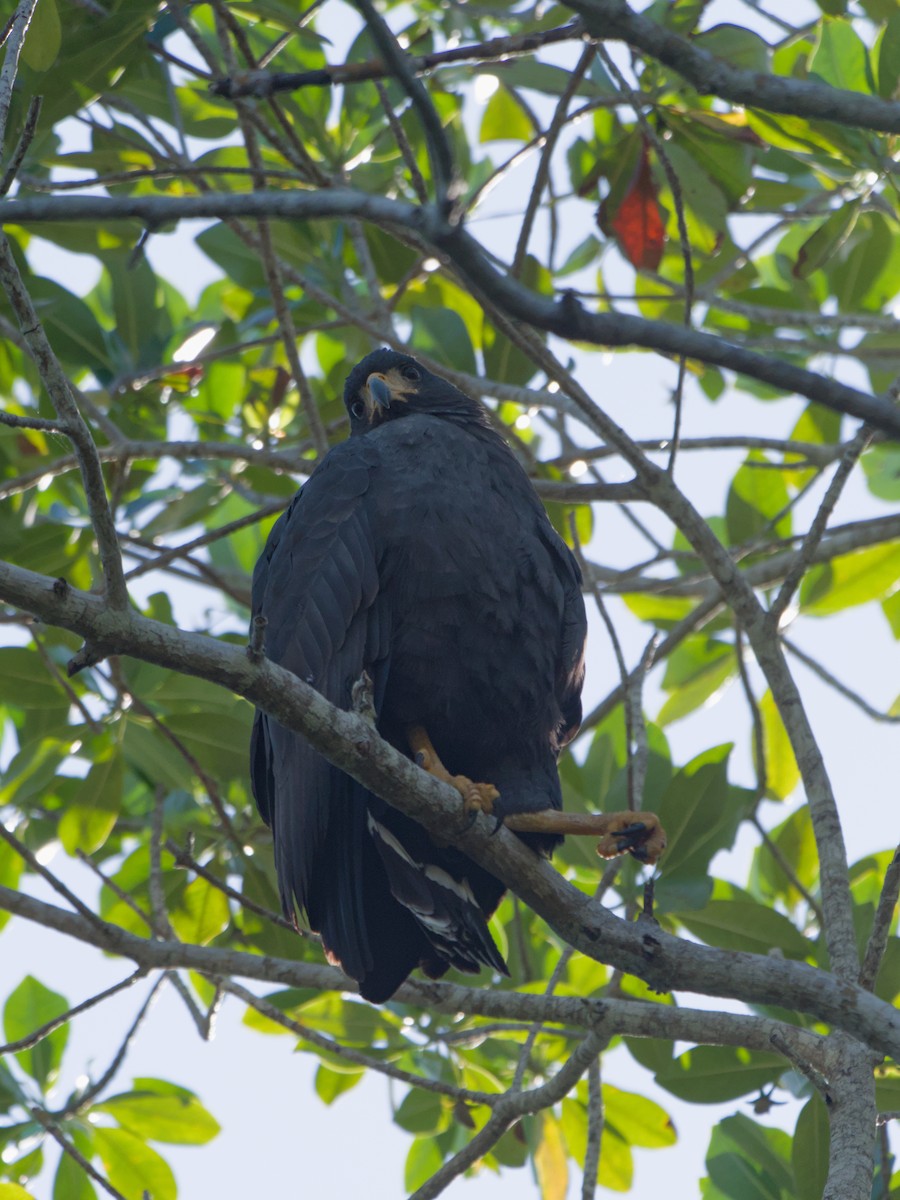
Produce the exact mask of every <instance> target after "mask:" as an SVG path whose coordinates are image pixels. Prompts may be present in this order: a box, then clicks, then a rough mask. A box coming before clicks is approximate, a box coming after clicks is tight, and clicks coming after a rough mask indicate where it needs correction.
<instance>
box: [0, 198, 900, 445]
mask: <svg viewBox="0 0 900 1200" xmlns="http://www.w3.org/2000/svg"><path fill="white" fill-rule="evenodd" d="M242 216H243V217H283V218H285V219H287V220H292V221H296V220H304V219H308V218H311V217H343V218H348V217H358V218H360V219H361V220H364V221H371V222H372V223H373V224H376V225H382V226H401V227H404V228H406V229H410V230H412V231H414V232H416V233H418V234H419V235H420V236H421V237H423V238H425V239H426V240H427V241H428V242H430V243H431V245H432V246H434V247H435V248H436V249H438V250H440V251H442V252H444V253H445V254H446V255H447V256H448V257H449V258H450V259H452V261H453V265H454V268H455V269H456V270H457V271H458V272H459V273H460V274H461V275H462V276H463V277H464V278H465V279H466V280H467V281H468V282H469V284H470V285H474V286H476V287H477V288H478V289H479V290H480V291H481V292H483V293H484V295H485V296H487V297H488V298H489V299H490V300H491V301H492V302H493V303H494V304H496V305H497V306H498V307H499V308H500V309H502V310H503V311H504V312H505V313H506V315H507V316H508V317H510V318H511V319H514V320H519V321H524V322H526V323H528V324H529V325H533V326H535V327H536V328H537V329H543V330H545V331H546V332H547V333H553V334H556V335H557V336H558V337H561V338H565V339H567V340H570V341H581V342H589V343H591V344H592V345H598V346H644V347H646V348H647V349H649V350H658V351H660V352H661V353H663V354H669V355H672V356H676V357H677V356H678V355H680V354H684V355H687V356H688V357H689V358H696V359H698V360H700V361H701V362H707V363H711V364H713V365H714V366H719V367H724V368H726V369H727V370H732V371H737V372H740V373H741V374H744V375H749V376H750V377H751V378H753V379H759V380H761V381H762V382H763V383H768V384H771V385H772V386H773V387H776V388H780V389H781V390H783V391H786V392H796V393H798V394H800V395H801V396H806V397H807V399H809V400H815V401H816V402H817V403H819V404H824V405H825V407H826V408H832V409H835V410H836V411H837V412H842V413H849V414H851V415H852V416H856V417H859V418H860V419H861V420H864V421H869V422H870V423H871V424H872V425H874V426H875V427H876V428H877V429H881V430H883V431H884V432H885V433H889V434H891V435H893V436H894V437H900V410H898V409H897V407H896V406H895V405H893V404H891V403H889V402H888V401H887V400H885V399H882V398H879V397H874V396H871V395H869V394H868V393H866V392H861V391H859V390H858V389H856V388H853V387H850V386H848V385H847V384H842V383H838V382H837V380H834V379H829V378H827V377H826V376H824V375H817V374H816V373H815V372H813V371H807V370H805V369H804V368H802V367H795V366H794V365H793V364H792V363H788V362H782V361H779V360H776V359H772V358H769V357H767V356H766V355H763V354H757V353H756V352H754V351H753V350H749V349H747V348H746V347H744V346H737V345H735V344H734V343H732V342H728V341H726V340H725V339H724V338H719V337H716V336H714V335H713V334H709V333H702V332H700V331H698V330H694V329H687V328H684V327H683V326H680V325H669V324H666V322H664V321H650V320H646V319H645V318H643V317H635V316H631V315H629V314H627V313H618V312H615V313H593V312H589V311H588V310H587V309H586V308H585V307H584V306H583V305H582V304H581V303H580V302H579V301H578V300H577V299H576V298H575V297H574V296H573V295H571V294H569V293H566V294H564V295H563V296H562V298H561V299H555V298H552V297H547V296H541V295H539V294H538V293H536V292H532V291H530V290H529V289H528V288H526V287H524V286H523V285H522V284H520V283H519V282H518V281H517V280H515V279H512V278H511V277H509V276H507V275H504V274H501V272H500V271H498V270H496V268H494V267H493V266H492V265H491V264H490V262H489V261H488V258H487V255H486V253H485V251H484V248H483V247H482V246H481V245H480V243H478V242H477V241H476V240H475V239H474V238H473V237H471V235H469V234H468V233H466V232H465V231H464V230H462V229H461V228H458V227H455V226H453V225H451V224H449V223H448V222H447V221H446V219H445V217H444V215H443V213H442V212H441V211H440V210H439V209H438V208H435V207H434V206H424V207H417V206H415V205H412V204H407V203H404V202H402V201H399V200H389V199H386V198H383V197H380V196H368V195H365V194H363V193H361V192H356V191H354V190H352V189H350V188H329V189H328V190H327V191H308V192H270V193H256V194H254V193H243V194H234V193H232V194H226V195H220V194H217V193H212V192H210V193H208V194H207V195H203V196H114V197H108V196H64V197H55V196H51V197H46V196H38V197H34V198H29V199H25V200H9V201H7V202H6V203H5V204H4V205H3V214H2V219H3V222H4V223H5V224H20V225H28V224H31V223H33V222H40V221H63V222H67V221H95V222H107V221H117V220H125V219H129V218H135V219H137V220H139V221H141V222H143V223H144V224H145V225H146V226H149V227H150V228H151V229H152V228H155V227H156V226H158V225H161V224H164V223H165V222H167V221H174V220H178V219H179V218H191V219H196V218H201V217H208V218H210V219H217V220H228V219H231V218H235V217H242Z"/></svg>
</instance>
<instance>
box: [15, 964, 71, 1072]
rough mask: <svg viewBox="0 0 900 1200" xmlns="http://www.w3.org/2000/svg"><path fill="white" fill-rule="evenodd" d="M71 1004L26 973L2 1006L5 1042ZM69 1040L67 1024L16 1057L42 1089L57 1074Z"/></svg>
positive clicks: (52, 1017) (52, 1016)
mask: <svg viewBox="0 0 900 1200" xmlns="http://www.w3.org/2000/svg"><path fill="white" fill-rule="evenodd" d="M69 1007H70V1005H69V1002H68V1000H67V999H66V998H65V996H61V995H60V994H59V992H54V991H51V990H50V988H48V987H45V986H44V984H42V983H41V982H40V981H39V980H37V979H35V978H34V976H33V975H26V976H25V978H24V979H23V980H22V982H21V983H20V984H19V986H18V987H17V988H15V989H14V990H13V991H12V992H11V993H10V994H9V996H8V997H7V1001H6V1004H5V1005H4V1008H3V1031H4V1033H5V1034H6V1040H7V1041H8V1042H17V1041H19V1040H20V1039H21V1038H24V1037H27V1036H28V1035H29V1034H31V1033H34V1032H35V1031H36V1030H38V1029H40V1028H41V1026H42V1025H46V1024H47V1023H48V1021H52V1020H54V1018H56V1017H59V1016H62V1014H63V1013H64V1012H67V1011H68V1009H69ZM68 1040H69V1026H68V1024H65V1025H61V1026H60V1027H59V1029H54V1031H53V1032H52V1033H50V1034H48V1035H47V1036H46V1037H44V1038H42V1039H41V1041H39V1042H38V1044H37V1045H36V1046H33V1047H32V1048H31V1049H30V1050H20V1051H19V1052H18V1053H17V1054H16V1059H17V1061H18V1062H19V1063H20V1064H21V1066H22V1068H23V1069H24V1070H25V1071H27V1072H28V1074H29V1075H30V1076H31V1077H32V1079H35V1080H37V1082H38V1083H39V1084H40V1085H41V1088H42V1089H45V1088H46V1086H47V1085H49V1084H51V1083H52V1082H53V1080H54V1079H55V1078H56V1075H57V1073H58V1071H59V1066H60V1063H61V1062H62V1056H63V1051H64V1050H65V1048H66V1043H67V1042H68Z"/></svg>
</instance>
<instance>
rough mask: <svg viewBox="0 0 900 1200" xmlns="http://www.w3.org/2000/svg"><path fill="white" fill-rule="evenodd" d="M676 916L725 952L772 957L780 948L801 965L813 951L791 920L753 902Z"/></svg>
mask: <svg viewBox="0 0 900 1200" xmlns="http://www.w3.org/2000/svg"><path fill="white" fill-rule="evenodd" d="M674 915H675V917H676V919H677V920H678V921H680V922H681V924H682V925H684V927H685V928H686V929H687V930H689V932H690V933H692V934H693V935H694V936H695V937H697V938H699V939H700V940H701V941H703V942H706V944H707V945H708V946H717V947H719V948H720V949H722V950H746V951H748V952H749V953H751V954H768V953H769V951H770V950H772V949H773V948H776V947H777V948H778V949H779V950H782V951H783V952H784V954H785V955H786V956H787V957H788V958H796V959H800V960H801V961H802V960H803V959H805V958H807V957H808V955H809V954H810V952H811V950H812V944H811V943H810V942H808V941H807V939H806V938H805V937H804V936H803V934H802V933H800V931H799V930H798V929H796V928H795V927H794V926H793V925H792V924H791V922H790V921H789V920H788V919H787V917H785V916H782V914H781V913H779V912H776V911H775V910H774V909H773V908H767V907H766V906H765V905H763V904H756V903H754V902H753V901H752V900H710V902H709V903H708V904H707V905H706V907H705V908H703V909H701V911H700V912H697V913H695V912H691V913H675V914H674Z"/></svg>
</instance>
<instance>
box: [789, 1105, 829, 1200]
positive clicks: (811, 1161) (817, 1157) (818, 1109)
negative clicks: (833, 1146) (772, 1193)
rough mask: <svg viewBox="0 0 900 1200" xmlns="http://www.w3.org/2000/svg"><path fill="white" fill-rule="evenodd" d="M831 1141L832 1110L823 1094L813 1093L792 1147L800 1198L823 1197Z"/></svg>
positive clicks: (795, 1191) (796, 1188) (796, 1187)
mask: <svg viewBox="0 0 900 1200" xmlns="http://www.w3.org/2000/svg"><path fill="white" fill-rule="evenodd" d="M830 1141H831V1133H830V1130H829V1126H828V1111H827V1109H826V1108H825V1105H824V1103H823V1102H822V1099H821V1098H820V1097H819V1096H815V1095H814V1096H811V1097H810V1099H809V1100H808V1101H807V1102H806V1104H805V1105H804V1106H803V1108H802V1110H801V1112H800V1116H799V1117H798V1118H797V1126H796V1128H795V1130H794V1145H793V1150H792V1151H791V1164H792V1166H793V1168H794V1189H795V1190H794V1195H795V1196H796V1197H797V1200H822V1193H823V1192H824V1190H825V1180H826V1178H827V1176H828V1150H829V1145H830Z"/></svg>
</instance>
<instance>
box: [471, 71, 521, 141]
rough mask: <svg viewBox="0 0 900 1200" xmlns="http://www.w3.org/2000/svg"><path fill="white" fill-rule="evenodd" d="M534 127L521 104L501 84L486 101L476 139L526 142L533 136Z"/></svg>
mask: <svg viewBox="0 0 900 1200" xmlns="http://www.w3.org/2000/svg"><path fill="white" fill-rule="evenodd" d="M534 134H535V129H534V126H533V125H532V123H531V121H530V120H529V119H528V116H527V114H526V112H525V110H524V109H523V108H522V105H521V104H520V103H519V102H518V100H517V99H516V98H515V96H514V95H513V94H512V92H510V91H508V90H507V89H506V88H505V87H503V86H502V85H501V86H500V87H498V88H497V90H496V91H495V92H494V94H493V96H491V98H490V100H488V102H487V106H486V107H485V110H484V116H483V117H482V118H481V129H480V132H479V134H478V140H479V141H480V142H482V143H484V142H494V141H516V142H527V141H530V139H531V138H533V137H534Z"/></svg>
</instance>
